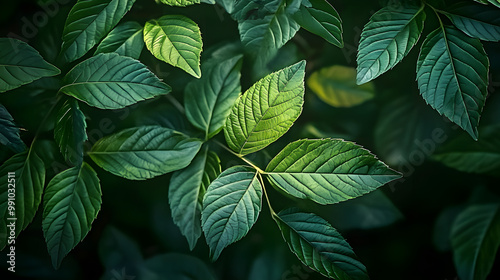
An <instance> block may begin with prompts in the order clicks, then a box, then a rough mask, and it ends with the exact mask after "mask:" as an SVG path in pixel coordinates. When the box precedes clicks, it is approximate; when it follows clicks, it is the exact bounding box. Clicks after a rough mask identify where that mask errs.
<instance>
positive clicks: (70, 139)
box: [54, 99, 87, 165]
mask: <svg viewBox="0 0 500 280" xmlns="http://www.w3.org/2000/svg"><path fill="white" fill-rule="evenodd" d="M56 120H57V123H56V126H55V128H54V140H56V142H57V144H58V145H59V148H60V149H61V153H62V154H63V156H64V159H66V161H68V162H71V163H72V164H74V165H79V164H81V163H82V161H83V143H84V142H85V141H86V140H87V133H86V131H85V129H86V128H87V123H86V122H85V115H83V113H82V111H80V107H79V106H78V102H77V101H76V100H73V99H71V100H68V101H66V102H64V104H63V106H62V107H61V109H59V112H58V113H57V116H56Z"/></svg>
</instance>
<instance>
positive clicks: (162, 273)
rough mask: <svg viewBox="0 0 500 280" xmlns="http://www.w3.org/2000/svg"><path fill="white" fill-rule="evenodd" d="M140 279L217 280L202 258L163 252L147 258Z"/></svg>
mask: <svg viewBox="0 0 500 280" xmlns="http://www.w3.org/2000/svg"><path fill="white" fill-rule="evenodd" d="M144 265H145V267H144V269H143V271H142V274H141V275H140V276H141V277H140V279H148V280H164V279H172V280H174V279H175V280H215V279H216V278H215V277H214V275H213V273H212V272H211V271H210V269H209V268H208V267H207V265H206V264H205V263H204V262H202V261H201V260H199V259H197V258H195V257H192V256H189V255H183V254H175V253H170V254H162V255H157V256H154V257H152V258H150V259H147V260H146V261H145V263H144Z"/></svg>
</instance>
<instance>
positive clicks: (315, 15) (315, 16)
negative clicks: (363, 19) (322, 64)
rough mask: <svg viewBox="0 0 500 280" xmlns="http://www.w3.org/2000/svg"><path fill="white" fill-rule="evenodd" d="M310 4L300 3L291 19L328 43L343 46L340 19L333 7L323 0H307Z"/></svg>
mask: <svg viewBox="0 0 500 280" xmlns="http://www.w3.org/2000/svg"><path fill="white" fill-rule="evenodd" d="M309 2H311V5H307V6H305V5H301V6H300V10H299V11H297V12H296V13H295V14H294V15H293V19H294V20H295V21H296V22H297V23H298V24H300V26H301V27H303V28H304V29H306V30H308V31H309V32H311V33H314V34H316V35H318V36H321V37H322V38H323V39H325V40H326V41H328V43H330V44H333V45H335V46H337V47H339V48H342V47H344V40H343V39H342V20H341V19H340V16H339V14H338V13H337V11H336V10H335V8H333V7H332V5H330V3H328V2H327V1H325V0H309Z"/></svg>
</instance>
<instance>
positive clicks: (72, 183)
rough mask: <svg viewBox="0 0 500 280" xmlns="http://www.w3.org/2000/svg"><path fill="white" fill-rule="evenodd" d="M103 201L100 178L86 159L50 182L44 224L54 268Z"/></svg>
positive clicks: (81, 236) (83, 232)
mask: <svg viewBox="0 0 500 280" xmlns="http://www.w3.org/2000/svg"><path fill="white" fill-rule="evenodd" d="M101 202H102V201H101V186H100V184H99V178H97V173H95V171H94V169H92V167H90V165H88V164H87V163H85V162H83V163H82V165H81V166H76V167H73V168H70V169H67V170H65V171H63V172H61V173H59V174H57V175H56V176H55V177H54V178H53V179H52V180H51V181H50V182H49V184H48V185H47V188H46V190H45V194H44V196H43V205H44V207H43V208H44V209H43V223H42V226H43V234H44V236H45V241H46V243H47V249H48V251H49V254H50V256H51V258H52V265H53V266H54V267H55V268H58V267H59V265H61V262H62V259H63V258H64V257H65V256H66V255H67V254H68V253H69V252H70V251H71V250H72V249H73V248H74V247H75V246H76V245H77V244H78V243H80V241H82V240H83V239H84V238H85V236H86V235H87V233H88V232H89V231H90V228H91V225H92V222H93V221H94V220H95V218H96V217H97V213H98V212H99V210H100V209H101Z"/></svg>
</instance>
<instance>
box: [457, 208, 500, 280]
mask: <svg viewBox="0 0 500 280" xmlns="http://www.w3.org/2000/svg"><path fill="white" fill-rule="evenodd" d="M451 243H452V248H453V260H454V262H455V267H456V269H457V273H458V276H459V277H460V279H463V280H484V279H486V277H487V276H488V274H489V273H490V271H491V268H492V267H493V263H494V261H495V256H496V253H497V250H498V247H499V246H500V204H483V205H472V206H469V207H468V208H466V209H465V210H464V211H463V212H461V213H460V214H459V215H458V217H457V218H456V220H455V222H454V223H453V227H452V231H451Z"/></svg>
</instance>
